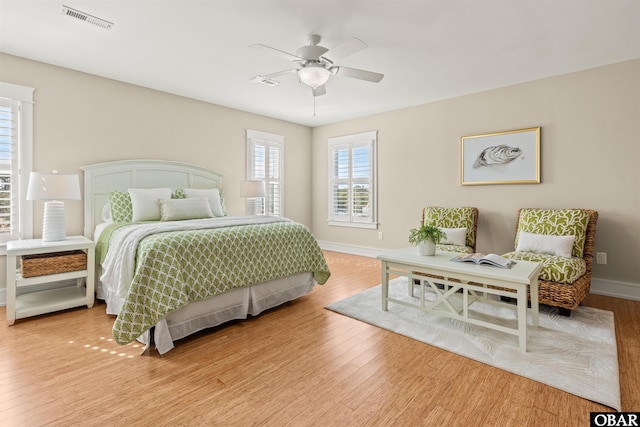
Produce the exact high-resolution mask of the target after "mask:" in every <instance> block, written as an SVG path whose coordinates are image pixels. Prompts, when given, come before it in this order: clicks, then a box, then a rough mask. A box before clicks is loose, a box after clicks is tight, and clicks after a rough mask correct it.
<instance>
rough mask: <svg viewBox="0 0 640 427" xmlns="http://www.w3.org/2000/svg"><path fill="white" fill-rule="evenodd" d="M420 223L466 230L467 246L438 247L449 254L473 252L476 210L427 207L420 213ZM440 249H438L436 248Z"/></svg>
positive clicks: (476, 220)
mask: <svg viewBox="0 0 640 427" xmlns="http://www.w3.org/2000/svg"><path fill="white" fill-rule="evenodd" d="M422 223H423V224H429V223H435V224H436V226H437V227H441V228H463V227H464V228H466V229H467V239H466V243H467V246H466V247H465V246H455V245H440V246H441V247H444V246H446V248H442V249H441V250H446V251H450V252H471V253H472V252H475V248H476V231H477V227H478V209H476V208H470V207H462V208H442V207H437V206H429V207H426V208H424V211H423V213H422ZM438 249H440V248H438Z"/></svg>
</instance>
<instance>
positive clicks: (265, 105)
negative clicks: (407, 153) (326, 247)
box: [0, 0, 640, 126]
mask: <svg viewBox="0 0 640 427" xmlns="http://www.w3.org/2000/svg"><path fill="white" fill-rule="evenodd" d="M63 4H65V5H67V6H69V7H72V8H75V9H78V10H81V11H83V12H86V13H88V14H91V15H94V16H97V17H99V18H102V19H105V20H108V21H111V22H113V23H114V24H115V25H114V26H113V27H112V28H111V29H110V30H104V29H101V28H99V27H96V26H93V25H91V24H88V23H85V22H81V21H78V20H75V19H73V18H70V17H68V16H65V15H63V14H62V13H61V10H62V5H63ZM308 34H320V35H322V37H323V40H322V43H321V45H323V46H325V47H327V48H329V49H331V48H332V47H334V46H337V45H338V44H340V43H341V42H342V41H344V40H346V39H347V38H349V37H357V38H359V39H361V40H363V41H365V42H366V43H367V44H368V46H369V47H368V48H367V49H365V50H363V51H360V52H358V53H355V54H353V55H351V56H349V57H347V58H345V59H344V60H341V61H339V65H344V66H348V67H354V68H360V69H365V70H370V71H375V72H379V73H383V74H384V75H385V77H384V79H383V80H382V82H380V83H378V84H374V83H370V82H365V81H360V80H355V79H350V78H346V77H340V76H333V77H331V80H330V81H329V82H328V83H327V85H326V88H327V94H326V95H324V96H321V97H317V98H316V99H315V116H314V98H313V97H312V95H311V89H310V88H309V87H307V86H305V85H303V84H301V83H299V82H298V80H297V77H296V75H295V74H291V75H287V76H284V77H280V78H278V79H276V80H279V81H280V84H279V85H277V86H275V87H269V86H266V85H262V84H259V83H250V82H249V80H250V79H251V78H252V77H253V76H255V75H258V74H260V75H264V74H269V73H273V72H276V71H281V70H286V69H288V68H292V67H293V65H294V64H293V63H291V62H289V61H287V60H285V59H283V58H281V57H278V56H276V55H272V54H270V53H269V52H267V51H265V50H260V49H255V48H251V47H249V45H252V44H256V43H262V44H266V45H269V46H272V47H275V48H277V49H280V50H283V51H286V52H291V53H295V51H296V49H297V48H298V47H300V46H302V45H304V44H306V37H307V35H308ZM0 51H2V52H5V53H9V54H13V55H17V56H21V57H25V58H29V59H34V60H37V61H42V62H47V63H50V64H55V65H59V66H62V67H67V68H71V69H74V70H79V71H83V72H87V73H91V74H95V75H99V76H103V77H107V78H111V79H115V80H120V81H123V82H128V83H132V84H135V85H140V86H144V87H148V88H153V89H157V90H161V91H165V92H169V93H173V94H177V95H182V96H185V97H189V98H194V99H199V100H202V101H206V102H211V103H214V104H219V105H224V106H227V107H231V108H236V109H240V110H244V111H249V112H253V113H258V114H263V115H266V116H270V117H275V118H279V119H283V120H287V121H290V122H294V123H300V124H303V125H308V126H319V125H322V124H327V123H332V122H336V121H340V120H346V119H351V118H355V117H361V116H366V115H370V114H374V113H378V112H383V111H390V110H394V109H398V108H402V107H406V106H410V105H418V104H424V103H428V102H432V101H436V100H441V99H446V98H451V97H455V96H460V95H465V94H469V93H474V92H479V91H483V90H488V89H493V88H497V87H502V86H507V85H512V84H517V83H521V82H526V81H531V80H536V79H540V78H545V77H549V76H554V75H559V74H565V73H570V72H574V71H578V70H583V69H588V68H593V67H597V66H602V65H606V64H611V63H616V62H621V61H626V60H630V59H635V58H640V1H638V0H537V1H533V0H473V1H472V0H467V1H462V0H424V1H418V0H414V1H404V0H387V1H373V0H360V1H355V0H353V1H349V0H325V1H319V0H315V1H310V0H284V1H273V0H255V1H247V0H209V1H207V0H198V1H192V0H169V1H157V0H129V1H114V0H111V1H109V0H95V1H88V0H39V1H34V0H0ZM1 67H2V64H0V80H1V79H2V68H1Z"/></svg>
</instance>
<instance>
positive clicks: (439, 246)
mask: <svg viewBox="0 0 640 427" xmlns="http://www.w3.org/2000/svg"><path fill="white" fill-rule="evenodd" d="M436 249H437V250H439V251H445V252H458V253H466V254H472V253H473V249H471V248H470V247H469V246H458V245H443V244H437V245H436Z"/></svg>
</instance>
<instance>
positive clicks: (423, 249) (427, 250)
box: [418, 240, 436, 256]
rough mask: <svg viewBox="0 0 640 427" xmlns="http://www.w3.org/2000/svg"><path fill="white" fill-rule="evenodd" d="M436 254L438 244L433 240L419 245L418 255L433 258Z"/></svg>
mask: <svg viewBox="0 0 640 427" xmlns="http://www.w3.org/2000/svg"><path fill="white" fill-rule="evenodd" d="M435 254H436V244H435V243H433V240H427V241H425V242H420V243H418V255H422V256H433V255H435Z"/></svg>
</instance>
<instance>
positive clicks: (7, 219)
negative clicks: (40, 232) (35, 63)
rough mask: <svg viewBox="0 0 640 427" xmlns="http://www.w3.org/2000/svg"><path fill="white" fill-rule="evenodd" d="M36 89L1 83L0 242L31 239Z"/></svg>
mask: <svg viewBox="0 0 640 427" xmlns="http://www.w3.org/2000/svg"><path fill="white" fill-rule="evenodd" d="M32 117H33V89H32V88H27V87H23V86H17V85H13V84H9V83H2V82H0V244H4V243H5V242H7V241H9V240H15V239H19V238H21V237H22V238H30V237H31V230H32V225H31V223H32V221H31V205H30V204H29V205H28V206H26V203H25V202H24V200H25V199H26V197H25V195H26V191H27V189H26V183H27V182H28V177H29V172H30V171H31V145H32V143H31V139H32Z"/></svg>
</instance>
